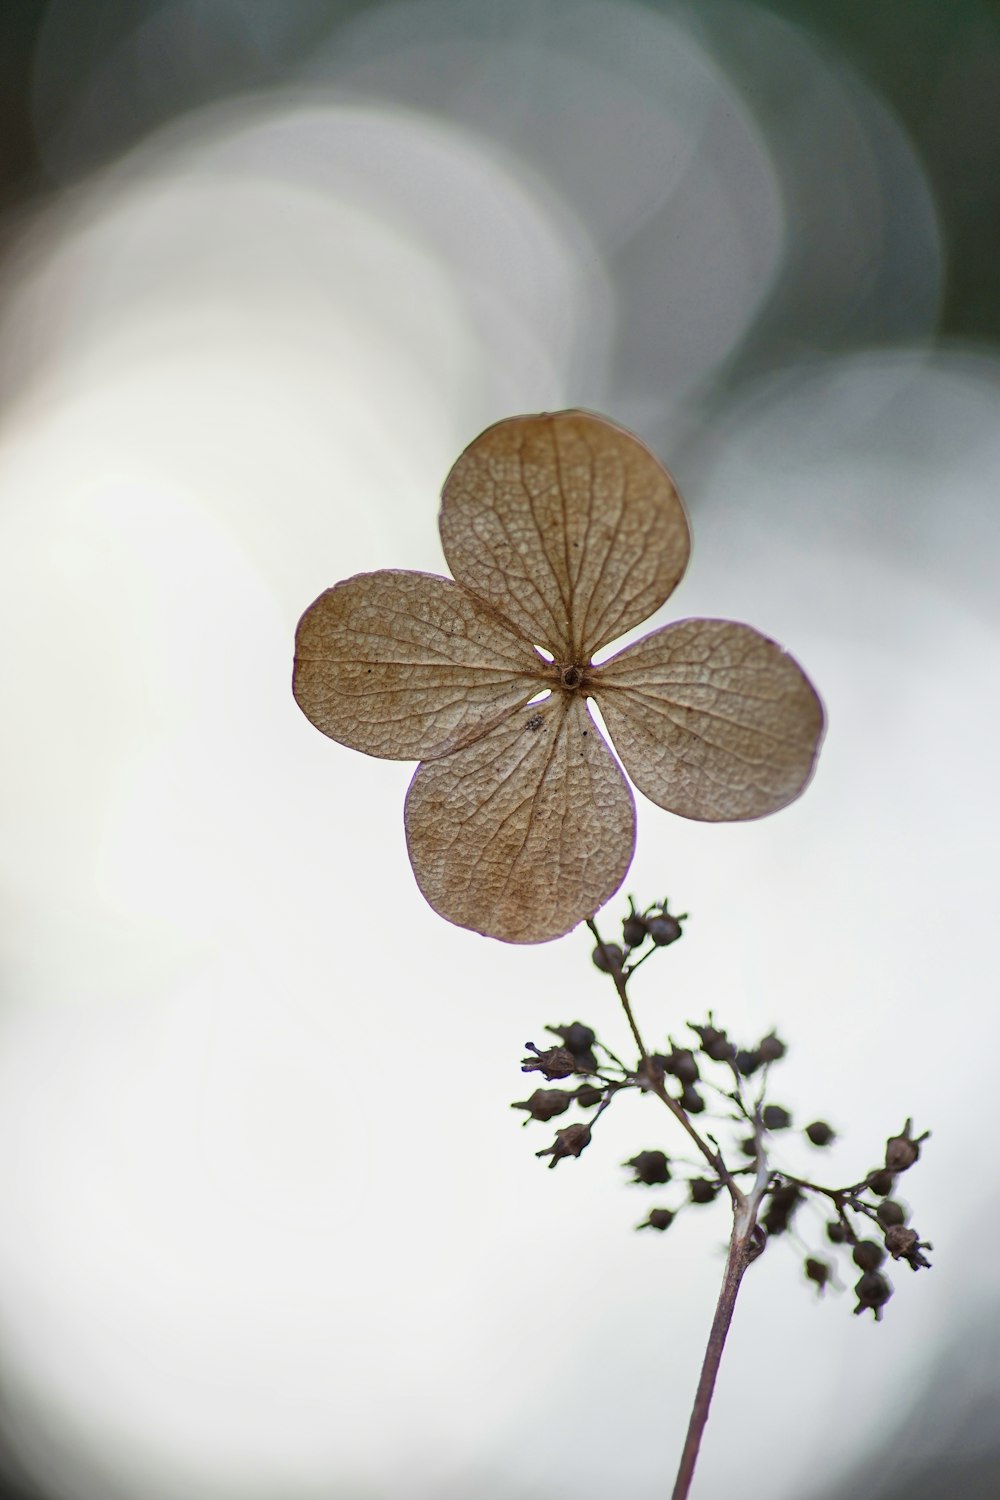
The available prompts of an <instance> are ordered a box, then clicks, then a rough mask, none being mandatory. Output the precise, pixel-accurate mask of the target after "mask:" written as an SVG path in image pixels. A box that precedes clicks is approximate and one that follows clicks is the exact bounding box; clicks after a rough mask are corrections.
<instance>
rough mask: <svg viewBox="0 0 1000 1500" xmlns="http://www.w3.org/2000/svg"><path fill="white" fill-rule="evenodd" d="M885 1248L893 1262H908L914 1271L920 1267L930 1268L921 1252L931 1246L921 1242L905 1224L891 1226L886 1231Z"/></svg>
mask: <svg viewBox="0 0 1000 1500" xmlns="http://www.w3.org/2000/svg"><path fill="white" fill-rule="evenodd" d="M885 1248H886V1249H887V1250H888V1252H889V1254H890V1255H891V1256H892V1258H893V1260H905V1261H908V1262H909V1264H910V1265H911V1266H912V1268H913V1269H914V1271H917V1270H919V1269H920V1267H921V1266H926V1267H927V1268H928V1269H929V1268H930V1261H929V1260H928V1259H927V1257H926V1256H925V1255H922V1254H921V1251H923V1250H931V1249H933V1246H932V1245H929V1244H928V1243H927V1241H926V1240H922V1239H921V1238H920V1237H919V1235H918V1234H917V1231H916V1230H915V1229H908V1228H907V1227H906V1225H905V1224H893V1225H892V1226H891V1228H889V1229H887V1230H886V1232H885Z"/></svg>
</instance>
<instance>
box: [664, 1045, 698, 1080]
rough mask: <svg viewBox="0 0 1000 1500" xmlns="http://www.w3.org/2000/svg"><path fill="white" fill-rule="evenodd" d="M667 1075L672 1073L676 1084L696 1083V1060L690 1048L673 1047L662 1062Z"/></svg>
mask: <svg viewBox="0 0 1000 1500" xmlns="http://www.w3.org/2000/svg"><path fill="white" fill-rule="evenodd" d="M664 1067H665V1068H666V1070H667V1072H668V1073H672V1074H673V1075H674V1077H675V1078H676V1079H677V1081H678V1083H683V1084H685V1085H686V1084H689V1083H697V1082H698V1079H699V1077H700V1074H699V1072H698V1059H697V1058H696V1057H695V1055H694V1053H693V1052H692V1051H691V1049H690V1047H675V1048H674V1050H673V1051H672V1052H671V1053H670V1054H669V1055H668V1057H667V1059H666V1061H665V1062H664Z"/></svg>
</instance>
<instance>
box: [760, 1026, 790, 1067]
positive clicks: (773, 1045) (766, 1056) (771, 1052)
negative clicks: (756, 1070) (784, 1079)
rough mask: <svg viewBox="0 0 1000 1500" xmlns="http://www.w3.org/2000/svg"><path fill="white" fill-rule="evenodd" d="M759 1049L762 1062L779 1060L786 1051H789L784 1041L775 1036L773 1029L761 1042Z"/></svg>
mask: <svg viewBox="0 0 1000 1500" xmlns="http://www.w3.org/2000/svg"><path fill="white" fill-rule="evenodd" d="M757 1051H758V1052H759V1053H760V1057H761V1061H762V1062H767V1063H772V1062H778V1061H779V1060H780V1059H781V1058H782V1057H784V1055H785V1053H786V1052H787V1051H788V1048H787V1047H786V1046H785V1044H784V1042H782V1041H779V1039H778V1037H776V1036H775V1034H774V1032H773V1031H769V1032H768V1034H767V1036H766V1037H765V1038H764V1040H763V1041H762V1042H761V1044H760V1046H759V1047H758V1048H757Z"/></svg>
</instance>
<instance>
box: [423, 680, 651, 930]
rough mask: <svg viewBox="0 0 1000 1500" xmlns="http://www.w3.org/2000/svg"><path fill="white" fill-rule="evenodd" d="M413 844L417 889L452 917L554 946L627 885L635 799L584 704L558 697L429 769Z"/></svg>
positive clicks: (525, 710)
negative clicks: (566, 933)
mask: <svg viewBox="0 0 1000 1500" xmlns="http://www.w3.org/2000/svg"><path fill="white" fill-rule="evenodd" d="M406 839H407V844H408V846H409V851H410V863H411V864H412V865H413V873H414V874H415V876H416V877H417V884H418V885H419V887H420V889H421V891H422V892H423V894H424V895H425V896H426V898H427V900H428V901H429V902H430V904H431V906H433V907H434V909H435V911H437V912H439V913H440V914H441V916H442V917H446V918H447V919H448V921H449V922H455V923H457V925H458V926H459V927H471V928H473V930H474V931H476V932H482V933H485V934H486V936H487V937H495V938H501V939H502V940H503V941H504V942H507V943H544V942H547V941H548V940H549V939H550V938H555V937H560V936H561V935H562V934H563V933H564V932H568V931H569V930H570V928H571V927H575V926H576V924H577V923H578V922H582V921H583V919H584V918H585V917H589V916H592V915H593V914H594V912H595V911H596V910H597V909H598V907H599V906H602V905H603V903H604V902H605V901H607V900H608V899H609V897H611V896H613V895H614V893H615V891H616V890H617V889H618V887H619V886H620V885H621V883H622V881H623V880H624V878H625V872H626V871H627V870H628V867H629V865H630V863H631V861H632V851H633V848H634V846H635V804H634V802H633V800H632V793H631V791H630V790H629V787H628V786H627V784H626V782H625V779H624V777H623V776H622V774H621V771H620V770H619V768H618V765H617V763H616V762H615V759H614V757H613V756H612V754H611V752H610V750H609V749H608V747H607V745H606V744H605V742H604V739H603V737H602V736H601V733H600V731H599V730H598V728H597V726H596V725H595V723H594V721H593V719H591V717H590V715H589V713H588V712H587V709H586V705H585V703H584V702H583V700H582V699H581V698H579V697H576V696H567V695H565V694H562V693H556V694H555V695H554V696H553V697H550V698H548V699H546V700H545V701H544V702H543V703H531V704H528V705H527V706H526V707H525V708H522V709H519V710H517V711H516V712H515V713H513V714H512V715H511V716H510V717H509V718H508V719H506V720H505V721H504V722H503V723H502V724H499V725H497V727H496V728H495V729H494V730H492V731H491V733H490V734H488V735H486V736H485V738H483V739H481V740H478V741H477V742H476V743H475V744H474V745H470V746H469V747H468V748H467V749H465V750H459V751H457V752H456V753H455V754H454V755H449V756H446V757H445V758H444V759H443V760H436V761H432V762H431V763H430V764H429V765H423V766H419V767H418V769H417V773H416V775H415V776H414V778H413V780H412V782H411V783H410V790H409V792H408V794H407V798H406Z"/></svg>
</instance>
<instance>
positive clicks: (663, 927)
mask: <svg viewBox="0 0 1000 1500" xmlns="http://www.w3.org/2000/svg"><path fill="white" fill-rule="evenodd" d="M646 931H647V932H648V933H649V935H650V937H651V938H652V939H653V942H654V943H655V944H656V946H657V947H658V948H666V947H667V946H668V945H669V944H670V943H676V941H677V939H678V938H679V937H683V935H684V933H683V928H682V927H681V919H680V918H679V917H672V916H671V915H670V913H669V912H668V911H661V912H656V913H655V914H654V915H653V916H651V917H647V919H646Z"/></svg>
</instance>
